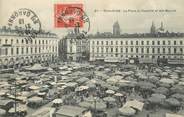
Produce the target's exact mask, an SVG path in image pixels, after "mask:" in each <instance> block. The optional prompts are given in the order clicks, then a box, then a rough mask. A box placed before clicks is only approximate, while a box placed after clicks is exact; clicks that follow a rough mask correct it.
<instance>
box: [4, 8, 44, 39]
mask: <svg viewBox="0 0 184 117" xmlns="http://www.w3.org/2000/svg"><path fill="white" fill-rule="evenodd" d="M7 25H8V27H9V28H11V29H12V30H15V31H16V32H17V33H18V34H19V35H21V36H25V39H26V40H31V39H34V38H36V36H37V34H38V33H40V31H41V22H40V20H39V18H38V16H37V15H36V13H35V12H34V11H32V10H31V9H27V8H21V9H18V10H16V11H14V12H13V13H12V14H11V16H10V17H9V19H8V24H7Z"/></svg>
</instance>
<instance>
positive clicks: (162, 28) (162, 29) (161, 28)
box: [160, 22, 164, 31]
mask: <svg viewBox="0 0 184 117" xmlns="http://www.w3.org/2000/svg"><path fill="white" fill-rule="evenodd" d="M160 30H161V31H164V25H163V22H161V25H160Z"/></svg>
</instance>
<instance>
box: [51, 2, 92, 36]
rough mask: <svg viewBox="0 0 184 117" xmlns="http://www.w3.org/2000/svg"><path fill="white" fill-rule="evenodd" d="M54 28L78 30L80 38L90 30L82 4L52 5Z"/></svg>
mask: <svg viewBox="0 0 184 117" xmlns="http://www.w3.org/2000/svg"><path fill="white" fill-rule="evenodd" d="M54 26H55V28H74V29H76V27H77V28H78V29H79V32H80V35H78V36H79V37H80V38H81V37H82V38H83V37H85V35H86V34H87V33H88V32H89V30H90V19H89V17H88V15H87V14H86V12H84V8H83V4H55V5H54Z"/></svg>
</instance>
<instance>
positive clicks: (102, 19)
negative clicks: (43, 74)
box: [0, 0, 184, 36]
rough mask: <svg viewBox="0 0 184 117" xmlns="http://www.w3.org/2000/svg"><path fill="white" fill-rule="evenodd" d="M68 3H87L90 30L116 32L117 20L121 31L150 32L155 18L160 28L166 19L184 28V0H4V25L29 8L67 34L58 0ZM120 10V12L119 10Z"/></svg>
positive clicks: (167, 24)
mask: <svg viewBox="0 0 184 117" xmlns="http://www.w3.org/2000/svg"><path fill="white" fill-rule="evenodd" d="M66 3H67V4H75V3H82V4H83V5H84V11H85V12H86V14H87V15H88V17H89V19H90V24H91V27H90V31H89V32H88V33H93V34H94V33H96V32H97V31H99V32H112V26H113V23H114V22H116V21H118V22H119V24H120V28H121V33H147V32H149V31H150V26H151V24H152V21H154V23H155V25H156V27H157V28H158V27H160V23H161V21H162V22H163V24H164V28H165V29H166V30H168V31H169V32H184V15H183V14H184V7H183V5H184V0H0V26H4V25H7V23H8V19H9V17H10V16H11V14H12V13H13V11H15V10H18V9H20V8H28V9H31V10H33V11H34V12H35V13H36V14H37V16H38V17H39V19H40V21H41V24H42V29H44V30H48V31H50V32H54V33H56V34H58V35H59V36H64V35H65V34H66V33H67V32H68V31H69V30H70V29H68V28H67V29H66V28H56V27H54V4H66ZM95 10H98V12H95ZM104 10H111V11H109V12H104ZM112 10H114V11H112ZM118 10H120V12H115V11H118ZM135 10H136V11H138V10H139V12H134V11H135ZM142 10H144V11H142ZM145 10H147V11H148V10H151V11H149V12H145ZM158 10H170V12H165V11H162V12H159V11H158Z"/></svg>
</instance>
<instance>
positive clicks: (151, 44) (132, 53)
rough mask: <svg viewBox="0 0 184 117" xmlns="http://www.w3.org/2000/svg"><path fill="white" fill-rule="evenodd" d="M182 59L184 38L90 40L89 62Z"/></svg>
mask: <svg viewBox="0 0 184 117" xmlns="http://www.w3.org/2000/svg"><path fill="white" fill-rule="evenodd" d="M131 58H137V59H138V60H139V62H141V61H143V62H144V61H145V60H149V61H152V62H153V61H158V60H161V59H168V60H170V59H184V38H182V37H181V38H168V37H165V38H91V39H90V61H96V60H108V59H111V60H113V61H114V60H117V61H120V60H127V59H131Z"/></svg>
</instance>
